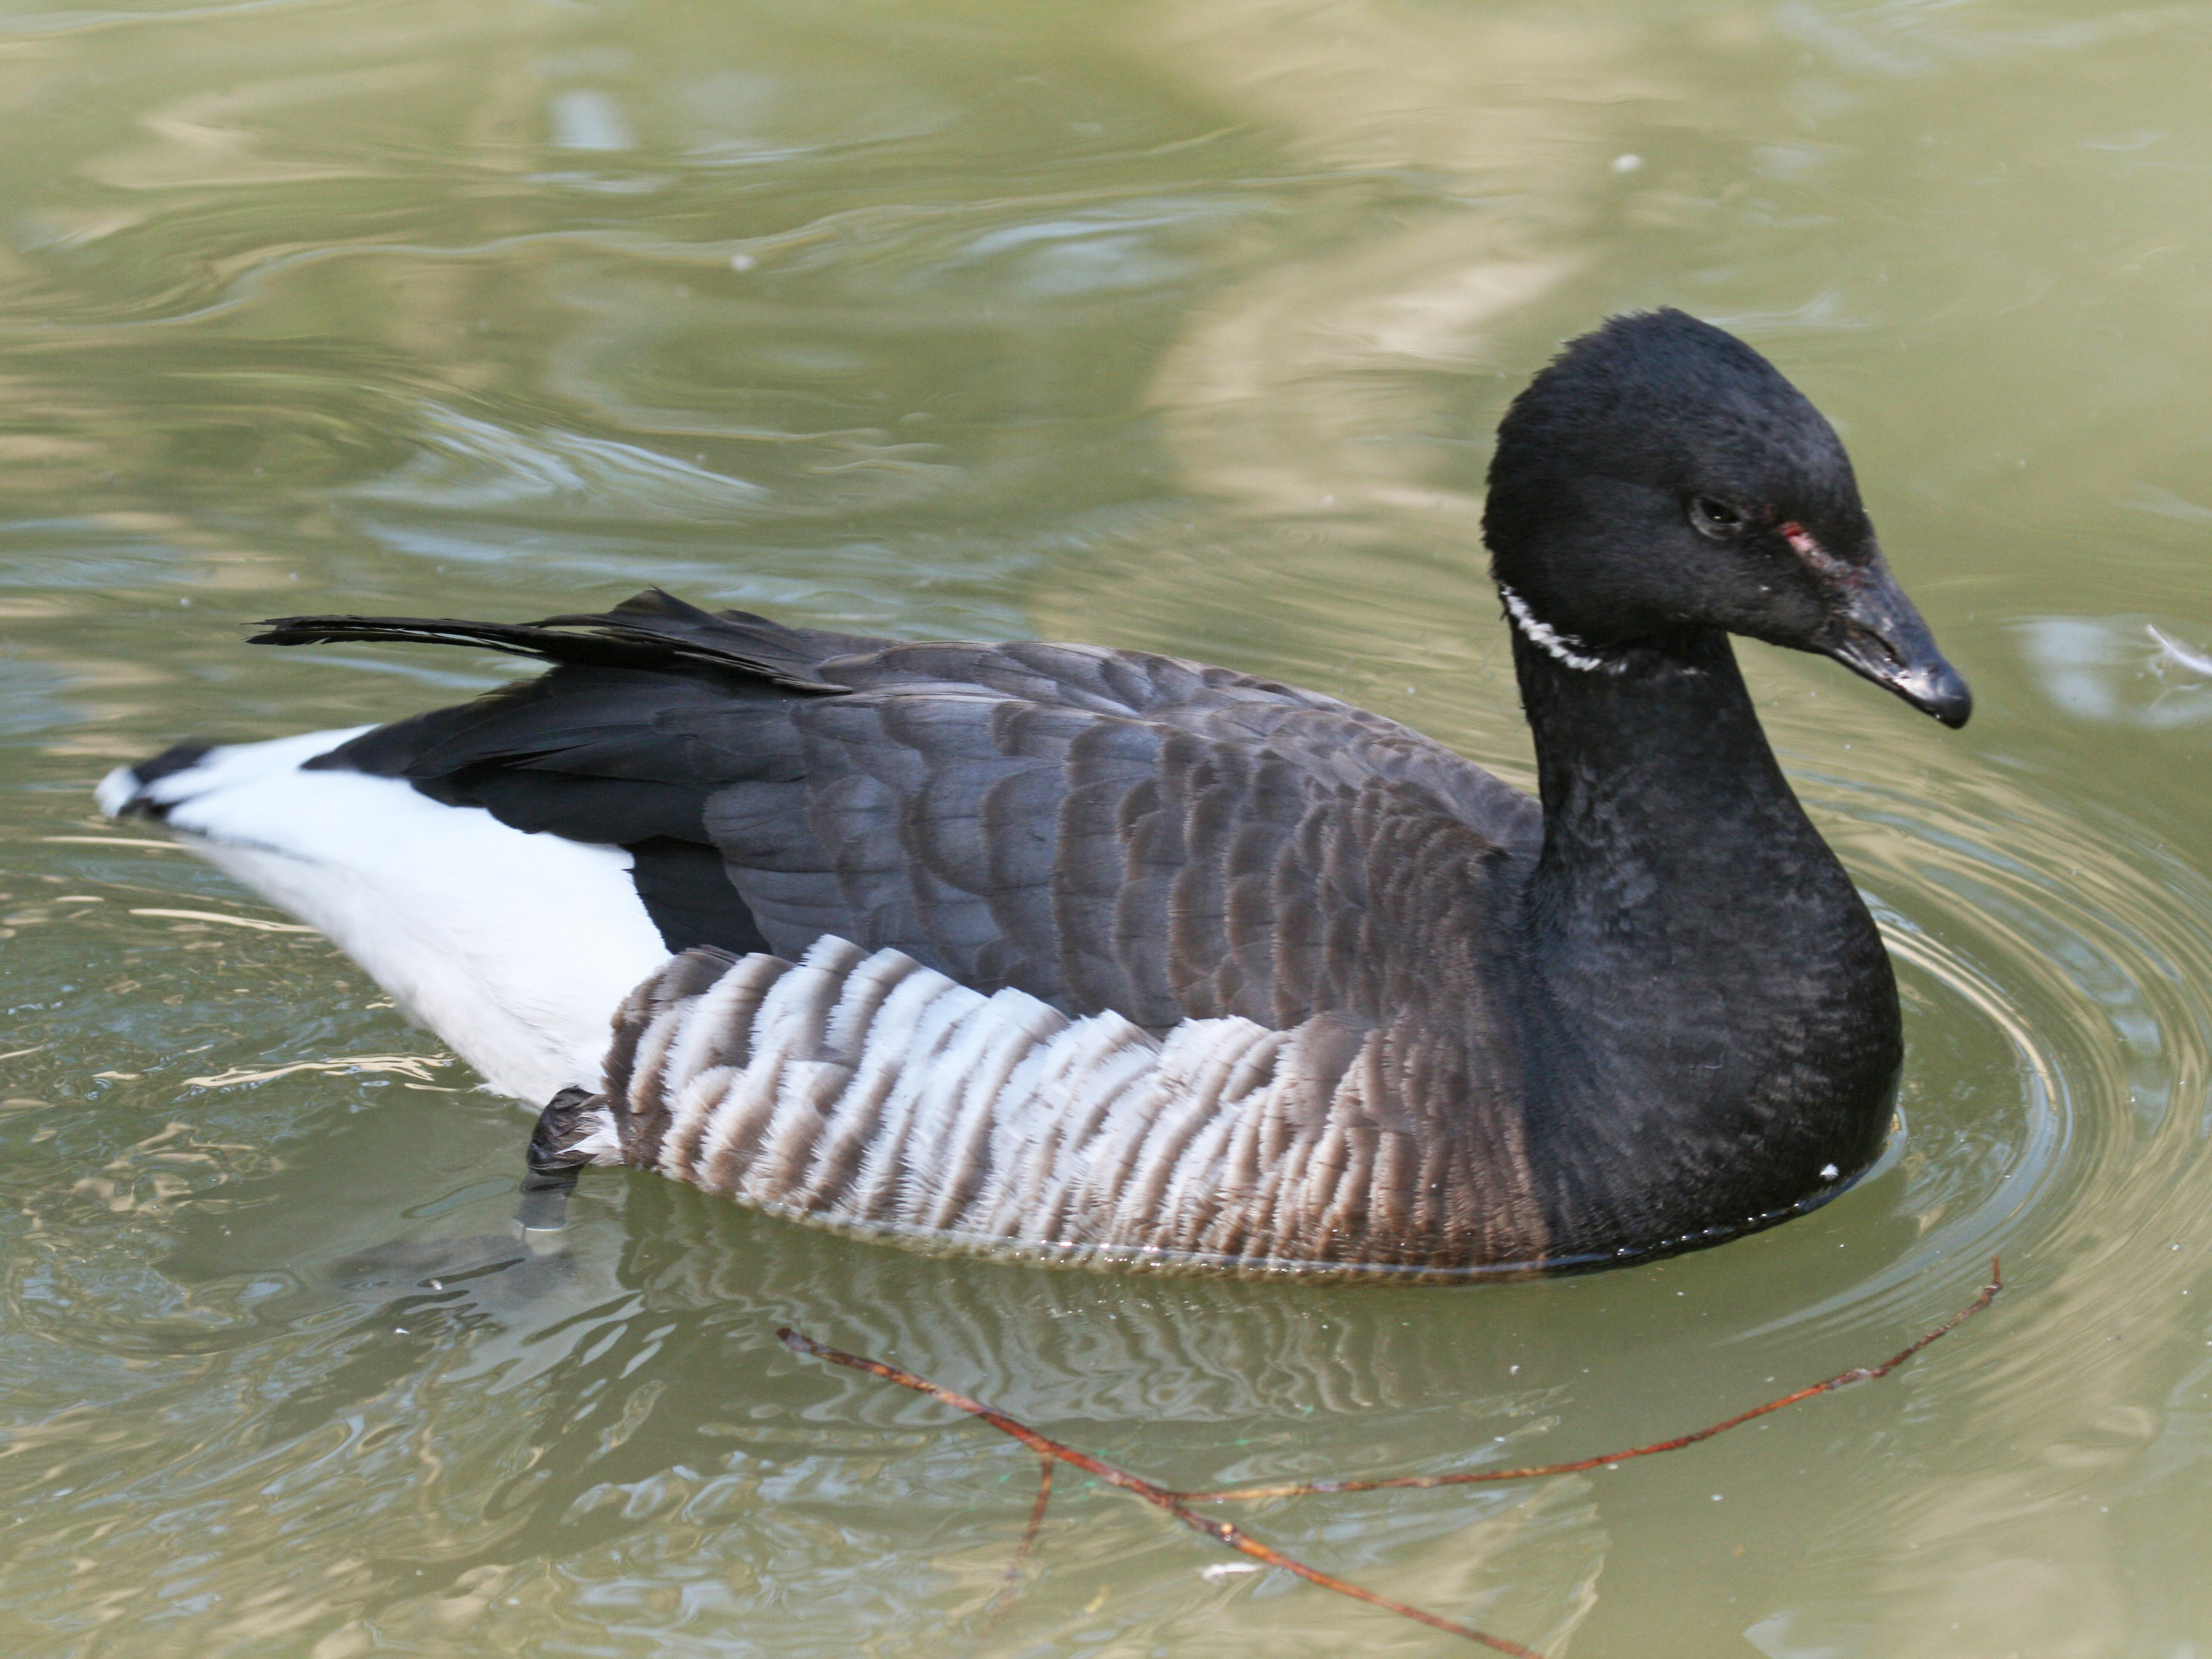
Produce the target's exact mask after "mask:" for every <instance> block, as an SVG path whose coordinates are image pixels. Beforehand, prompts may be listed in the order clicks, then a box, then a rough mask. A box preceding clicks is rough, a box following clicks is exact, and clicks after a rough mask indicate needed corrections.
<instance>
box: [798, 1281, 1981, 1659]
mask: <svg viewBox="0 0 2212 1659" xmlns="http://www.w3.org/2000/svg"><path fill="white" fill-rule="evenodd" d="M2003 1287H2004V1278H2003V1275H2002V1273H2001V1272H2000V1271H1999V1270H1998V1267H1997V1262H1996V1258H1995V1257H1992V1258H1990V1282H1989V1283H1988V1284H1987V1285H1984V1286H1983V1287H1982V1291H1981V1294H1980V1295H1979V1296H1977V1297H1975V1298H1974V1299H1973V1301H1972V1302H1971V1303H1969V1304H1967V1305H1966V1307H1964V1308H1962V1309H1960V1310H1959V1311H1958V1312H1957V1313H1955V1314H1954V1315H1952V1316H1951V1317H1950V1318H1948V1319H1947V1320H1945V1321H1944V1322H1942V1324H1941V1325H1938V1326H1937V1327H1936V1328H1935V1329H1934V1330H1932V1331H1929V1333H1928V1334H1926V1335H1925V1336H1923V1337H1922V1338H1921V1339H1920V1340H1918V1341H1917V1342H1914V1343H1912V1344H1911V1346H1908V1347H1905V1348H1902V1349H1899V1351H1898V1352H1896V1353H1894V1354H1892V1355H1891V1356H1890V1357H1889V1358H1887V1359H1886V1360H1884V1361H1883V1362H1882V1363H1881V1364H1879V1365H1857V1366H1854V1367H1852V1368H1851V1369H1850V1370H1847V1371H1839V1372H1838V1373H1837V1374H1836V1375H1835V1376H1832V1377H1829V1378H1828V1379H1827V1380H1826V1381H1825V1382H1821V1383H1814V1384H1813V1385H1812V1386H1811V1387H1809V1388H1803V1389H1797V1390H1796V1392H1795V1393H1792V1394H1786V1395H1783V1396H1782V1397H1781V1398H1780V1399H1778V1400H1770V1401H1767V1402H1766V1403H1765V1405H1763V1406H1754V1407H1752V1408H1751V1409H1750V1410H1749V1411H1747V1412H1740V1413H1737V1414H1736V1415H1735V1416H1734V1417H1731V1418H1729V1419H1726V1420H1725V1421H1723V1422H1719V1423H1715V1424H1713V1425H1711V1426H1710V1427H1707V1428H1702V1429H1698V1430H1695V1431H1692V1432H1691V1433H1689V1434H1685V1435H1678V1436H1676V1437H1674V1439H1672V1440H1660V1441H1655V1442H1653V1443H1651V1444H1650V1445H1648V1446H1636V1447H1632V1448H1631V1449H1629V1450H1626V1451H1618V1452H1608V1453H1607V1454H1605V1455H1602V1456H1598V1457H1585V1458H1581V1459H1578V1460H1577V1461H1576V1462H1571V1463H1546V1464H1541V1465H1538V1466H1536V1467H1534V1468H1523V1469H1492V1470H1485V1471H1481V1472H1477V1473H1470V1474H1408V1475H1399V1476H1395V1477H1394V1478H1391V1479H1388V1480H1310V1481H1302V1482H1299V1483H1297V1484H1296V1485H1288V1486H1237V1487H1225V1488H1223V1489H1221V1490H1219V1491H1216V1492H1177V1491H1176V1490H1174V1489H1173V1488H1171V1487H1167V1486H1161V1485H1159V1484H1158V1482H1156V1481H1152V1480H1146V1479H1145V1478H1144V1477H1143V1476H1142V1475H1139V1474H1130V1473H1129V1471H1128V1470H1127V1469H1123V1468H1116V1467H1115V1466H1114V1465H1113V1464H1111V1463H1109V1462H1105V1461H1104V1460H1103V1459H1101V1458H1097V1457H1093V1456H1091V1455H1090V1454H1089V1453H1088V1452H1082V1451H1078V1450H1077V1449H1075V1448H1074V1447H1073V1446H1069V1445H1066V1444H1063V1443H1061V1442H1060V1441H1057V1440H1054V1439H1053V1438H1051V1437H1049V1436H1048V1435H1042V1434H1040V1433H1038V1432H1037V1431H1036V1430H1035V1429H1032V1428H1030V1426H1029V1425H1027V1424H1025V1423H1021V1422H1018V1421H1016V1420H1015V1419H1013V1418H1011V1417H1009V1416H1007V1415H1006V1413H1004V1412H1000V1411H994V1410H993V1409H992V1408H991V1407H988V1406H986V1405H985V1404H983V1402H982V1401H980V1400H973V1399H970V1398H969V1396H968V1395H964V1394H961V1393H959V1392H958V1391H957V1390H956V1389H948V1388H945V1387H944V1386H943V1385H942V1384H940V1383H932V1382H930V1381H929V1380H928V1379H927V1378H926V1377H921V1376H915V1374H914V1373H913V1372H912V1371H906V1370H900V1369H899V1368H898V1367H897V1366H896V1365H886V1364H884V1362H883V1361H881V1360H880V1359H869V1358H864V1357H863V1356H861V1355H860V1354H855V1353H847V1352H844V1351H843V1350H842V1349H840V1348H832V1347H829V1346H825V1345H824V1344H823V1343H820V1342H817V1341H816V1340H814V1339H813V1338H811V1337H809V1336H803V1335H801V1334H799V1332H797V1331H794V1330H792V1329H791V1328H788V1327H786V1328H783V1329H781V1330H779V1331H778V1332H777V1333H776V1337H777V1340H780V1341H781V1342H782V1343H783V1345H784V1346H786V1347H787V1348H790V1349H792V1350H793V1352H798V1353H804V1354H811V1355H812V1356H813V1357H814V1358H817V1359H825V1360H828V1361H829V1363H830V1364H833V1365H842V1366H844V1367H845V1368H847V1369H848V1370H856V1371H865V1372H866V1373H867V1374H868V1375H869V1376H877V1377H881V1378H882V1379H883V1380H884V1382H886V1383H897V1384H898V1385H899V1386H900V1387H901V1388H904V1389H913V1390H914V1391H915V1393H916V1394H925V1395H928V1396H929V1397H930V1398H931V1399H933V1400H936V1401H942V1402H943V1403H944V1404H945V1405H947V1406H951V1407H954V1408H955V1409H956V1410H959V1411H963V1412H965V1413H968V1414H969V1416H970V1417H976V1418H981V1419H982V1420H983V1421H984V1422H986V1423H987V1424H989V1425H991V1426H992V1427H993V1428H994V1429H996V1430H998V1431H999V1432H1000V1433H1001V1434H1003V1435H1006V1436H1008V1437H1010V1438H1012V1439H1014V1440H1018V1441H1019V1442H1020V1443H1022V1444H1023V1445H1024V1446H1026V1447H1028V1448H1029V1449H1030V1452H1032V1453H1033V1454H1034V1455H1036V1460H1037V1469H1038V1480H1037V1495H1036V1502H1035V1503H1034V1504H1031V1505H1030V1519H1029V1525H1028V1526H1027V1527H1026V1528H1024V1530H1023V1533H1022V1541H1021V1544H1020V1546H1019V1547H1018V1548H1017V1549H1016V1551H1015V1553H1014V1559H1013V1560H1012V1563H1010V1564H1009V1565H1008V1566H1007V1569H1006V1583H1004V1584H1003V1585H1002V1586H1001V1587H1000V1590H999V1592H998V1594H997V1595H994V1596H993V1597H992V1599H991V1601H990V1603H989V1606H988V1608H987V1611H996V1610H997V1609H998V1608H999V1607H1000V1606H1002V1605H1003V1604H1004V1602H1005V1601H1006V1599H1007V1598H1008V1597H1009V1596H1010V1595H1012V1593H1013V1590H1014V1588H1015V1577H1016V1575H1017V1574H1018V1572H1019V1571H1020V1570H1021V1567H1022V1565H1023V1563H1024V1561H1025V1560H1026V1559H1028V1556H1029V1553H1030V1550H1031V1549H1032V1547H1034V1546H1035V1544H1036V1540H1037V1536H1038V1534H1039V1531H1040V1530H1041V1528H1042V1527H1043V1524H1044V1512H1045V1505H1046V1504H1047V1503H1048V1501H1049V1500H1050V1498H1051V1496H1052V1466H1053V1465H1054V1463H1056V1462H1057V1463H1067V1464H1072V1465H1073V1466H1074V1467H1075V1468H1079V1469H1081V1470H1082V1471H1083V1472H1084V1473H1085V1474H1089V1475H1092V1476H1095V1477H1096V1478H1097V1479H1098V1480H1103V1481H1104V1482H1105V1483H1106V1484H1107V1485H1109V1486H1118V1487H1120V1488H1121V1490H1122V1491H1123V1492H1128V1493H1130V1494H1131V1495H1132V1496H1133V1497H1136V1498H1142V1499H1143V1500H1144V1501H1145V1502H1146V1503H1147V1504H1152V1506H1153V1507H1154V1508H1156V1509H1159V1510H1164V1511H1165V1512H1166V1513H1168V1514H1169V1515H1171V1516H1174V1517H1175V1518H1176V1520H1178V1521H1180V1522H1182V1524H1183V1525H1185V1526H1186V1527H1188V1528H1190V1529H1191V1530H1192V1531H1193V1532H1196V1533H1200V1534H1204V1535H1205V1536H1206V1537H1208V1538H1211V1539H1212V1540H1213V1541H1215V1542H1216V1543H1218V1544H1225V1545H1227V1546H1228V1547H1230V1548H1231V1549H1233V1550H1236V1551H1237V1552H1238V1553H1240V1554H1243V1555H1249V1556H1250V1557H1251V1558H1252V1559H1254V1560H1255V1561H1260V1562H1264V1563H1265V1564H1266V1565H1268V1566H1271V1567H1280V1568H1282V1569H1283V1570H1284V1571H1285V1572H1291V1573H1295V1574H1297V1577H1300V1578H1303V1579H1304V1580H1305V1581H1306V1582H1307V1583H1310V1584H1318V1585H1320V1586H1321V1587H1322V1589H1329V1590H1334V1591H1335V1592H1336V1593H1337V1594H1338V1595H1348V1596H1350V1597H1351V1598H1352V1600H1354V1601H1364V1602H1367V1603H1368V1604H1369V1605H1370V1606H1372V1607H1381V1608H1383V1609H1384V1610H1385V1611H1387V1612H1390V1613H1396V1614H1397V1615H1398V1616H1399V1617H1400V1618H1401V1619H1411V1620H1413V1621H1414V1622H1415V1623H1417V1624H1422V1625H1426V1626H1429V1627H1430V1628H1431V1629H1432V1630H1440V1631H1443V1632H1447V1633H1449V1634H1450V1635H1453V1636H1458V1637H1462V1638H1465V1639H1467V1640H1468V1641H1470V1642H1474V1643H1479V1644H1481V1645H1482V1646H1484V1647H1486V1648H1490V1649H1492V1650H1495V1651H1497V1652H1499V1653H1504V1654H1510V1655H1513V1656H1516V1659H1543V1656H1542V1655H1541V1654H1539V1653H1538V1652H1537V1651H1536V1650H1534V1648H1528V1647H1523V1646H1522V1645H1521V1644H1519V1643H1518V1642H1515V1641H1510V1640H1509V1639H1508V1638H1504V1637H1502V1636H1492V1635H1489V1634H1487V1633H1486V1632H1482V1631H1479V1630H1477V1629H1475V1628H1474V1626H1472V1625H1462V1624H1460V1623H1458V1622H1457V1621H1456V1620H1450V1619H1445V1618H1442V1617H1440V1616H1438V1615H1437V1614H1436V1613H1425V1612H1423V1611H1422V1610H1421V1609H1420V1608H1419V1607H1413V1606H1411V1605H1409V1604H1407V1602H1404V1601H1393V1600H1392V1599H1391V1598H1390V1597H1389V1596H1387V1595H1377V1594H1376V1592H1375V1591H1373V1590H1368V1589H1361V1588H1360V1587H1359V1586H1358V1585H1357V1584H1354V1583H1348V1582H1346V1580H1344V1579H1341V1578H1338V1577H1334V1576H1333V1575H1332V1574H1329V1573H1326V1572H1323V1571H1321V1570H1320V1569H1319V1568H1317V1567H1310V1566H1308V1565H1306V1564H1305V1563H1304V1562H1303V1561H1299V1560H1296V1559H1292V1558H1291V1557H1290V1556H1287V1555H1285V1554H1284V1553H1282V1552H1281V1551H1279V1550H1277V1549H1275V1548H1273V1547H1272V1546H1270V1545H1267V1544H1263V1543H1261V1541H1259V1540H1258V1539H1256V1538H1255V1537H1253V1536H1252V1535H1251V1534H1249V1533H1247V1532H1245V1531H1243V1529H1242V1528H1239V1527H1237V1526H1235V1525H1234V1524H1232V1523H1231V1522H1227V1521H1216V1520H1213V1519H1212V1518H1211V1517H1209V1516H1203V1515H1200V1514H1198V1513H1197V1512H1196V1511H1195V1510H1192V1509H1191V1508H1190V1505H1191V1504H1200V1503H1219V1502H1225V1501H1227V1500H1229V1499H1231V1498H1310V1497H1316V1496H1318V1495H1320V1494H1321V1493H1323V1492H1383V1491H1392V1490H1397V1489H1401V1488H1414V1489H1425V1488H1428V1487H1433V1486H1477V1485H1481V1484H1485V1483H1487V1482H1492V1481H1498V1480H1532V1479H1534V1478H1535V1477H1537V1476H1540V1475H1550V1474H1580V1473H1581V1472H1583V1470H1586V1469H1594V1468H1600V1467H1601V1466H1602V1467H1610V1466H1612V1465H1613V1464H1618V1463H1625V1462H1628V1461H1629V1460H1630V1459H1631V1458H1636V1457H1650V1456H1653V1455H1656V1454H1657V1453H1659V1452H1665V1451H1678V1450H1680V1449H1681V1448H1683V1447H1685V1446H1694V1445H1696V1444H1697V1443H1699V1441H1701V1440H1710V1439H1711V1438H1712V1437H1714V1436H1715V1435H1718V1434H1725V1433H1727V1432H1728V1431H1729V1430H1730V1429H1734V1428H1740V1427H1741V1426H1742V1425H1744V1424H1746V1423H1748V1422H1751V1421H1752V1420H1753V1419H1755V1418H1760V1417H1765V1416H1766V1415H1767V1414H1768V1413H1771V1412H1778V1411H1780V1410H1781V1409H1782V1408H1783V1407H1785V1406H1794V1405H1796V1404H1797V1402H1798V1401H1802V1400H1810V1399H1811V1398H1812V1397H1813V1396H1814V1395H1821V1394H1829V1393H1832V1392H1833V1391H1834V1390H1836V1389H1840V1388H1843V1387H1845V1386H1846V1385H1847V1384H1850V1383H1871V1382H1873V1381H1875V1379H1877V1378H1879V1377H1884V1376H1888V1375H1889V1374H1890V1373H1891V1372H1892V1371H1893V1370H1896V1369H1897V1368H1898V1367H1899V1366H1900V1365H1902V1364H1905V1361H1906V1360H1908V1359H1910V1358H1912V1357H1913V1355H1915V1354H1917V1353H1918V1352H1920V1351H1921V1350H1922V1349H1923V1348H1925V1347H1926V1346H1928V1345H1929V1343H1931V1342H1934V1341H1935V1340H1937V1339H1938V1338H1939V1337H1943V1336H1948V1334H1950V1333H1951V1332H1953V1331H1954V1330H1956V1329H1958V1328H1959V1327H1960V1326H1961V1325H1963V1324H1965V1323H1966V1321H1968V1320H1969V1319H1972V1317H1973V1316H1975V1315H1976V1314H1978V1313H1979V1312H1981V1311H1982V1310H1984V1308H1986V1307H1988V1306H1989V1305H1990V1303H1992V1302H1994V1301H1995V1300H1996V1296H1997V1292H1998V1291H2000V1290H2002V1288H2003Z"/></svg>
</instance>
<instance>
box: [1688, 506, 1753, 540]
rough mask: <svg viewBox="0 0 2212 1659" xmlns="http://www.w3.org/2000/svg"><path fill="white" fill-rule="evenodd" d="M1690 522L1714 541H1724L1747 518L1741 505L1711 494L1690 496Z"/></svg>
mask: <svg viewBox="0 0 2212 1659" xmlns="http://www.w3.org/2000/svg"><path fill="white" fill-rule="evenodd" d="M1690 522H1691V523H1692V525H1694V526H1697V528H1698V530H1699V532H1701V533H1702V534H1705V535H1707V536H1710V537H1711V538H1713V539H1714V540H1715V541H1724V540H1726V539H1727V538H1729V537H1731V536H1734V535H1735V534H1737V533H1738V532H1741V530H1742V529H1743V527H1744V525H1745V523H1746V522H1747V518H1746V515H1745V513H1744V511H1743V509H1742V508H1741V507H1731V506H1730V505H1729V503H1728V502H1726V501H1722V500H1720V499H1719V498H1717V496H1712V495H1692V496H1691V497H1690Z"/></svg>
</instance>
